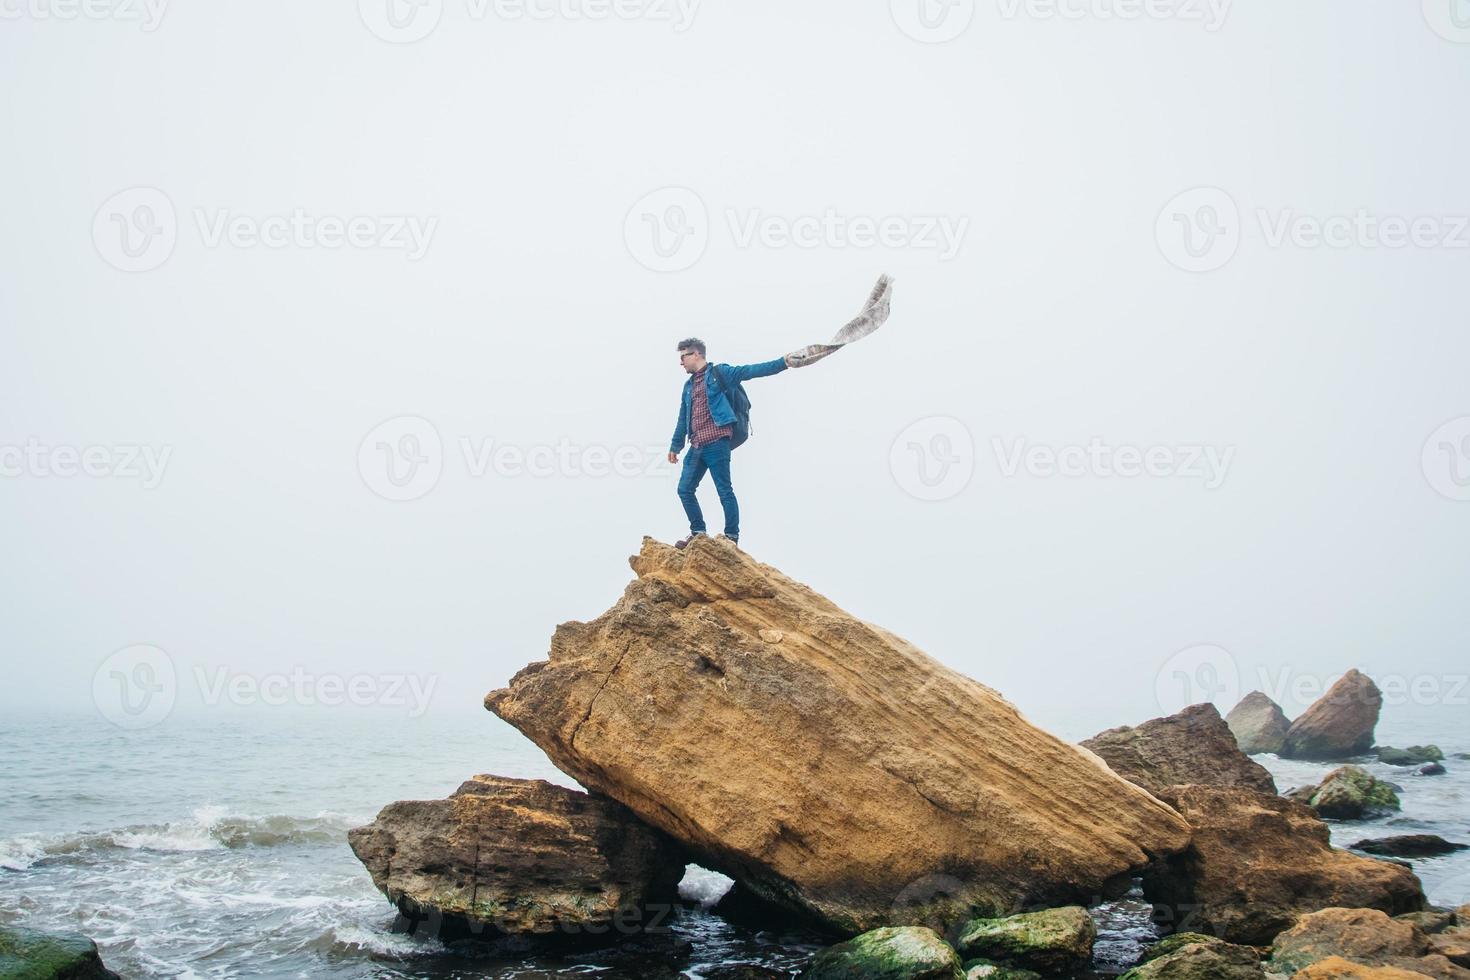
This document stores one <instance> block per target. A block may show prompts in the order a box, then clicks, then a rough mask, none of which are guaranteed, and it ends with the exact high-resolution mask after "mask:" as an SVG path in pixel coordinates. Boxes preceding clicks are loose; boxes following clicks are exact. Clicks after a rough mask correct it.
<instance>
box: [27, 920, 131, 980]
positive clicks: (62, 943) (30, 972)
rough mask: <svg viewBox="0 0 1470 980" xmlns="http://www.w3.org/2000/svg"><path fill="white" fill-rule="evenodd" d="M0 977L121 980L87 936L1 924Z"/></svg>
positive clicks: (52, 979) (53, 979) (38, 979)
mask: <svg viewBox="0 0 1470 980" xmlns="http://www.w3.org/2000/svg"><path fill="white" fill-rule="evenodd" d="M0 977H5V978H15V980H118V975H117V974H116V973H113V972H112V971H111V970H109V969H108V968H107V967H105V966H103V965H102V957H101V956H100V955H99V954H98V952H97V944H96V943H94V942H93V941H92V940H90V939H88V938H87V937H86V936H77V935H72V934H69V933H53V932H42V931H39V930H36V929H24V928H20V927H18V926H0Z"/></svg>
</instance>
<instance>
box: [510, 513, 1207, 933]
mask: <svg viewBox="0 0 1470 980" xmlns="http://www.w3.org/2000/svg"><path fill="white" fill-rule="evenodd" d="M631 564H632V567H633V570H634V571H635V572H636V573H637V576H638V577H637V579H636V581H634V582H632V583H630V584H629V585H628V587H627V589H626V590H625V591H624V593H623V596H622V598H621V599H620V600H619V601H618V603H617V604H616V605H615V606H613V608H612V609H610V610H609V611H608V612H606V613H604V614H603V615H602V616H600V617H598V618H597V619H595V620H593V621H592V622H589V623H582V622H569V623H564V624H562V625H561V626H559V627H557V629H556V632H555V634H554V635H553V637H552V641H551V654H550V659H549V660H546V661H541V662H538V663H533V664H531V665H530V666H528V667H526V668H524V669H523V670H521V671H520V672H519V673H517V674H516V675H515V677H513V678H512V679H511V681H510V684H509V686H508V687H506V688H505V689H503V690H498V691H493V692H491V693H490V694H489V695H487V696H486V699H485V705H486V707H487V708H489V709H490V710H491V711H493V712H495V713H496V714H497V715H499V716H500V717H501V718H503V719H505V720H506V721H508V722H509V723H510V724H512V725H514V726H515V727H516V728H519V729H520V730H521V731H522V732H523V733H525V734H526V735H527V736H528V737H529V738H530V739H531V741H533V742H535V743H536V744H537V745H539V746H540V747H541V748H542V749H543V750H544V751H545V752H546V754H547V755H548V756H549V757H550V758H551V760H552V761H553V762H554V763H555V764H556V765H557V766H558V767H559V768H561V769H562V770H563V771H564V772H566V773H568V774H569V775H571V776H572V777H573V778H575V779H576V780H577V781H578V782H580V783H582V785H584V786H587V787H588V788H589V789H592V790H595V791H596V792H599V793H605V794H606V795H608V796H611V797H613V798H615V799H617V800H620V801H621V802H623V803H625V804H626V805H627V806H628V807H629V808H630V809H632V810H633V811H634V812H635V813H637V814H638V815H639V816H640V817H641V818H642V819H644V820H645V821H647V822H649V823H650V824H653V825H655V826H657V827H659V828H661V829H662V830H664V831H666V832H667V833H669V834H670V835H672V836H673V837H675V838H677V839H678V840H680V841H682V842H683V843H685V844H686V845H688V846H689V847H690V848H691V849H692V850H693V851H694V852H695V853H696V855H697V856H698V857H697V859H698V861H699V863H701V864H703V865H705V866H706V867H713V868H715V869H717V870H720V871H723V872H724V873H726V874H729V875H730V876H731V877H733V878H735V879H737V880H738V881H740V882H742V883H743V884H744V885H745V886H746V887H747V888H749V889H750V890H751V891H752V892H753V893H755V894H757V895H759V896H760V897H761V898H763V899H766V900H767V901H772V902H776V903H779V904H783V905H785V906H787V907H788V908H792V909H795V910H798V911H800V912H803V913H806V914H808V915H809V916H811V917H812V918H814V919H815V920H816V921H818V922H820V923H822V924H824V925H825V926H826V927H828V928H830V929H831V930H833V931H834V932H837V933H839V934H843V935H855V934H857V933H860V932H863V931H866V930H868V929H872V928H876V927H879V926H884V925H908V924H924V925H935V924H938V925H940V926H941V927H942V928H948V926H949V925H950V924H953V923H955V922H960V921H963V920H967V919H969V918H972V917H974V916H976V915H1004V914H1008V913H1012V912H1017V911H1020V910H1021V909H1023V908H1025V907H1033V908H1034V907H1037V906H1050V905H1064V904H1071V903H1073V902H1075V901H1078V900H1082V901H1087V900H1089V899H1095V898H1096V896H1098V895H1099V894H1103V893H1105V892H1107V890H1108V889H1109V888H1113V887H1116V886H1117V885H1118V884H1119V883H1123V884H1124V885H1125V887H1126V880H1127V876H1128V875H1129V874H1131V873H1133V872H1136V871H1138V870H1139V869H1141V868H1143V867H1144V866H1145V865H1146V864H1148V863H1149V862H1150V860H1151V859H1152V858H1156V857H1159V856H1162V855H1165V854H1168V853H1173V852H1177V851H1180V850H1182V849H1183V848H1184V847H1186V846H1187V845H1188V842H1189V828H1188V826H1187V825H1186V824H1185V823H1184V821H1183V820H1182V819H1180V817H1179V816H1178V814H1176V813H1174V812H1173V811H1172V810H1170V809H1169V808H1168V807H1167V806H1165V805H1163V804H1162V803H1160V802H1159V801H1158V800H1156V799H1154V798H1153V797H1151V796H1150V795H1148V794H1147V793H1145V792H1143V791H1142V790H1140V789H1139V788H1138V787H1136V786H1133V785H1132V784H1130V783H1128V782H1127V781H1126V780H1123V779H1121V778H1119V777H1118V776H1116V775H1114V774H1113V773H1112V772H1110V771H1109V770H1108V769H1107V768H1106V767H1105V766H1103V765H1102V764H1100V763H1099V762H1098V761H1097V759H1096V758H1094V757H1093V756H1091V755H1090V754H1088V753H1086V752H1084V751H1082V750H1080V749H1078V748H1077V747H1076V746H1073V745H1069V744H1067V743H1066V742H1064V741H1062V740H1061V739H1059V738H1056V737H1055V736H1053V735H1050V734H1048V733H1046V732H1044V731H1042V730H1040V729H1039V728H1036V727H1035V726H1033V725H1031V724H1030V723H1029V722H1027V721H1026V719H1025V718H1023V717H1022V716H1021V714H1020V713H1019V712H1018V711H1017V710H1016V709H1015V707H1014V706H1012V705H1011V704H1010V703H1009V702H1008V701H1006V700H1005V699H1004V698H1002V697H1001V696H1000V695H999V694H997V693H996V692H995V691H993V690H991V689H990V688H988V687H985V686H984V685H983V684H980V683H978V682H977V681H975V680H972V679H971V678H969V677H966V676H964V675H962V674H960V673H957V672H956V671H953V670H951V669H949V668H947V667H945V666H944V665H943V664H940V663H939V662H937V661H935V660H933V659H932V658H930V657H929V656H927V655H926V654H925V653H924V652H923V651H921V650H919V649H918V648H917V647H915V646H913V645H912V644H910V643H908V642H906V641H905V640H903V639H901V638H900V637H898V636H895V635H894V634H892V633H889V632H888V631H886V630H884V629H881V628H879V627H877V626H874V625H872V624H869V623H866V622H864V621H862V620H860V619H857V618H856V617H854V616H852V615H850V614H848V613H846V612H844V611H843V610H842V609H840V608H838V607H837V606H836V605H834V604H833V603H832V602H830V601H829V600H827V599H825V598H823V597H822V596H820V595H818V594H817V593H816V592H814V591H812V590H811V589H810V588H808V587H807V586H805V585H803V584H801V583H800V582H797V581H795V580H793V579H791V578H788V577H787V576H785V575H783V574H782V573H781V572H779V571H777V570H776V569H774V568H772V567H770V566H768V565H764V564H761V563H760V562H757V561H755V560H754V559H753V558H751V557H750V556H749V555H748V554H746V553H744V552H742V551H740V550H739V549H738V548H736V547H735V546H734V545H733V544H731V543H729V542H727V541H721V540H718V539H713V538H708V537H700V538H696V539H695V540H694V541H693V542H692V543H691V544H690V545H689V546H688V547H687V548H685V549H683V550H676V549H674V548H672V547H670V546H668V545H665V544H661V543H659V542H657V541H654V540H653V539H651V538H645V539H644V541H643V547H642V550H641V552H640V553H639V554H638V555H637V556H635V557H633V558H632V559H631Z"/></svg>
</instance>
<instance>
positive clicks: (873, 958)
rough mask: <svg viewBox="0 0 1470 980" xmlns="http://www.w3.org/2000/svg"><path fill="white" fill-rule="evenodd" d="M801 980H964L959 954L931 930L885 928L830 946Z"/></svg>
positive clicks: (916, 927)
mask: <svg viewBox="0 0 1470 980" xmlns="http://www.w3.org/2000/svg"><path fill="white" fill-rule="evenodd" d="M801 977H802V980H965V977H964V974H963V973H962V972H961V970H960V957H959V954H958V953H956V952H955V951H954V949H953V948H951V947H950V945H949V944H948V943H946V942H945V941H944V940H943V939H941V938H939V934H938V933H936V932H935V931H934V930H933V929H929V928H926V927H924V926H884V927H882V928H879V929H873V930H871V931H869V932H865V933H863V934H862V935H860V936H856V937H854V938H852V939H849V940H848V941H847V942H845V943H838V944H837V945H836V946H829V947H828V948H826V949H824V950H822V951H821V952H820V953H818V954H817V955H816V957H815V958H814V959H813V960H812V965H811V966H809V967H807V969H806V972H805V973H803V974H802V975H801Z"/></svg>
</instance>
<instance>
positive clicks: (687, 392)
mask: <svg viewBox="0 0 1470 980" xmlns="http://www.w3.org/2000/svg"><path fill="white" fill-rule="evenodd" d="M715 368H719V369H720V375H721V376H722V377H723V378H724V379H725V384H727V385H730V386H732V387H733V386H734V385H735V383H736V382H739V381H749V380H750V379H751V378H764V377H767V376H769V375H772V374H780V373H781V372H782V371H784V370H786V358H784V357H778V358H776V359H775V360H772V361H761V362H760V363H759V364H711V365H710V366H709V367H708V368H706V369H705V372H704V388H705V391H706V392H707V393H708V394H709V417H710V419H711V421H713V422H714V423H715V425H731V424H733V423H734V421H735V410H734V409H733V408H731V407H730V401H729V399H727V398H726V397H725V391H724V389H723V388H721V387H720V383H719V382H718V381H716V380H715V371H714V369H715ZM693 392H694V375H692V374H691V375H690V376H689V377H688V378H686V379H685V380H684V394H683V395H682V396H681V397H680V399H679V425H678V426H677V427H676V428H675V429H674V441H673V442H672V443H670V444H669V452H671V453H677V452H679V451H680V450H682V449H683V448H684V443H685V442H686V441H687V440H688V439H689V412H690V402H691V399H692V395H693Z"/></svg>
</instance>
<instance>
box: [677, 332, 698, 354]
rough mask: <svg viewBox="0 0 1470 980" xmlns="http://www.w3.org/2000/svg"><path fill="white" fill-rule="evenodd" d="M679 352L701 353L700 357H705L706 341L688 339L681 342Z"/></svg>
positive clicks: (695, 338)
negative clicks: (691, 351) (692, 351)
mask: <svg viewBox="0 0 1470 980" xmlns="http://www.w3.org/2000/svg"><path fill="white" fill-rule="evenodd" d="M679 350H695V351H699V356H700V357H703V356H704V341H702V340H700V339H699V338H698V337H688V338H686V339H684V340H681V341H679Z"/></svg>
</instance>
